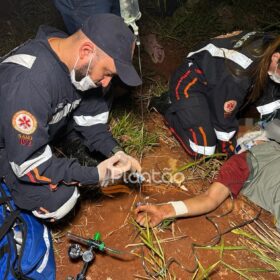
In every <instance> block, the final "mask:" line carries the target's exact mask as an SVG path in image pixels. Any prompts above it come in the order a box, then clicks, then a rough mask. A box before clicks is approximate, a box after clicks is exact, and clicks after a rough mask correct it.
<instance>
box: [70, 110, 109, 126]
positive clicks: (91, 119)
mask: <svg viewBox="0 0 280 280" xmlns="http://www.w3.org/2000/svg"><path fill="white" fill-rule="evenodd" d="M108 118H109V112H104V113H101V114H98V115H96V116H74V120H75V122H76V124H77V125H80V126H91V125H95V124H100V123H102V124H105V123H107V122H108Z"/></svg>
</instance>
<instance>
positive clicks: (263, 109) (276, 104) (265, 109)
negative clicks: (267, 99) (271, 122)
mask: <svg viewBox="0 0 280 280" xmlns="http://www.w3.org/2000/svg"><path fill="white" fill-rule="evenodd" d="M277 109H280V100H279V99H278V100H276V101H273V102H271V103H268V104H265V105H262V106H258V107H257V110H258V112H259V113H260V114H261V115H262V116H263V115H267V114H270V113H272V112H274V111H275V110H277Z"/></svg>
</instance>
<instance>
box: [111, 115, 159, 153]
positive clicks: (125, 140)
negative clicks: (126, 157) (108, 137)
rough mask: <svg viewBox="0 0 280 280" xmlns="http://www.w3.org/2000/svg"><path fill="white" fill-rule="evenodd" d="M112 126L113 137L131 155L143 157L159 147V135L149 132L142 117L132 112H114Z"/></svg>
mask: <svg viewBox="0 0 280 280" xmlns="http://www.w3.org/2000/svg"><path fill="white" fill-rule="evenodd" d="M110 126H111V131H112V134H113V136H114V137H115V138H116V139H117V140H118V142H119V143H120V145H121V146H122V148H123V149H124V150H125V152H127V153H129V154H130V153H135V154H136V155H137V156H141V155H143V154H144V153H145V152H148V151H150V150H151V149H152V148H153V147H155V146H157V145H158V134H157V133H156V132H148V131H147V129H146V128H145V125H144V124H142V121H141V118H140V116H137V115H135V114H133V113H132V112H129V113H127V112H124V113H123V112H122V113H120V112H117V111H115V112H113V114H112V116H111V120H110Z"/></svg>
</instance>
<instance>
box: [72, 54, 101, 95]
mask: <svg viewBox="0 0 280 280" xmlns="http://www.w3.org/2000/svg"><path fill="white" fill-rule="evenodd" d="M92 58H93V55H92V57H91V59H90V61H89V64H88V68H87V73H86V75H85V77H83V78H82V79H81V80H80V81H76V71H75V67H76V65H77V63H78V61H79V57H78V58H77V60H76V62H75V65H74V67H73V69H72V71H71V72H70V78H71V82H72V84H73V85H74V86H75V88H76V89H78V90H81V91H86V90H89V89H91V88H97V87H98V86H99V85H97V84H96V83H95V82H94V81H93V80H92V79H91V77H90V76H89V75H88V71H89V67H90V65H91V61H92Z"/></svg>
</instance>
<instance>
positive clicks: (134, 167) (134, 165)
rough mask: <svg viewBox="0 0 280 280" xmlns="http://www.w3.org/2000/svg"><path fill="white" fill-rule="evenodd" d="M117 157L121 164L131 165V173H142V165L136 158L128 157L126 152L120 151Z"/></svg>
mask: <svg viewBox="0 0 280 280" xmlns="http://www.w3.org/2000/svg"><path fill="white" fill-rule="evenodd" d="M115 155H117V156H119V157H120V162H119V164H124V165H126V164H128V163H129V164H130V165H131V169H130V170H131V171H132V172H138V173H141V169H142V168H141V165H140V163H139V162H138V160H136V159H135V158H133V157H132V156H129V155H127V154H126V153H125V152H123V151H119V152H117V153H116V154H115Z"/></svg>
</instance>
